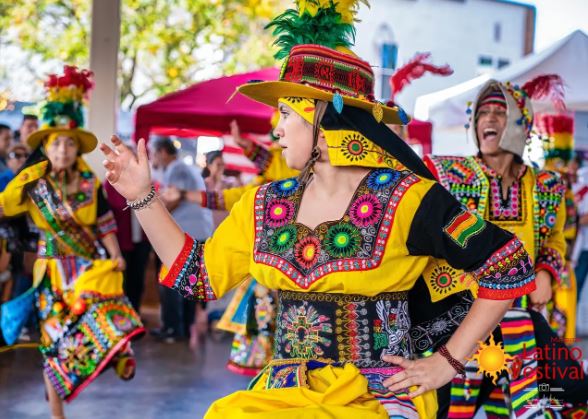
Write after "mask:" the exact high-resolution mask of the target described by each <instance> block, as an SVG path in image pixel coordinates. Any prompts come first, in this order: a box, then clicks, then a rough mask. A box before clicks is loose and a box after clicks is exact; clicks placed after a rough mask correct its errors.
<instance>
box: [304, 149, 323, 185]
mask: <svg viewBox="0 0 588 419" xmlns="http://www.w3.org/2000/svg"><path fill="white" fill-rule="evenodd" d="M320 158H321V149H320V148H319V146H318V145H316V146H314V148H313V149H312V152H311V153H310V159H308V161H307V162H306V164H305V165H304V169H302V171H301V172H300V177H299V181H300V183H301V184H303V185H305V184H306V182H308V181H309V180H310V176H311V175H312V168H313V166H314V164H315V163H316V162H317V160H318V159H320Z"/></svg>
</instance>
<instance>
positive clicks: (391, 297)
mask: <svg viewBox="0 0 588 419" xmlns="http://www.w3.org/2000/svg"><path fill="white" fill-rule="evenodd" d="M409 329H410V317H409V314H408V293H406V292H394V293H383V294H378V295H377V296H374V297H366V296H363V295H348V294H326V293H309V292H294V291H280V293H279V298H278V314H277V321H276V336H275V351H274V356H275V357H276V358H280V359H289V358H304V359H318V358H323V359H325V358H326V359H330V360H333V361H335V362H352V363H353V364H355V365H356V366H358V367H359V368H379V367H388V366H389V365H390V364H389V363H387V362H384V361H382V356H383V355H400V356H404V357H409V356H410V355H411V349H410V344H409V343H410V342H409V335H408V332H409Z"/></svg>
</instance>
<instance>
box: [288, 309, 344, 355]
mask: <svg viewBox="0 0 588 419" xmlns="http://www.w3.org/2000/svg"><path fill="white" fill-rule="evenodd" d="M330 320H331V319H330V318H329V317H328V316H325V315H322V314H319V312H318V311H317V310H316V309H315V308H314V307H312V306H309V305H308V304H307V303H306V302H304V303H303V304H302V305H300V306H291V307H289V308H288V309H287V310H286V311H285V312H284V314H283V315H282V321H283V322H284V325H285V327H284V329H285V331H286V333H285V334H284V337H283V339H284V340H285V343H286V347H285V350H286V353H288V354H289V355H291V356H292V357H293V358H307V359H309V358H316V357H318V356H323V355H324V350H323V347H328V346H330V344H331V339H330V338H329V337H328V336H325V335H331V334H332V333H333V326H332V325H331V323H330Z"/></svg>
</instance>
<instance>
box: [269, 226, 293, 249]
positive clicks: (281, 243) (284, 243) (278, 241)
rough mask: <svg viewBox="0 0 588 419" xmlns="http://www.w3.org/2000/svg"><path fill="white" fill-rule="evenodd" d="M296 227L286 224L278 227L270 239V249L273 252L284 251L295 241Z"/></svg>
mask: <svg viewBox="0 0 588 419" xmlns="http://www.w3.org/2000/svg"><path fill="white" fill-rule="evenodd" d="M296 234H297V233H296V227H294V226H293V225H286V226H283V227H280V228H278V229H277V230H276V231H275V232H274V234H273V235H272V237H271V239H270V250H271V251H272V252H275V253H284V252H285V251H286V250H288V249H290V248H291V247H292V246H293V245H294V243H295V242H296Z"/></svg>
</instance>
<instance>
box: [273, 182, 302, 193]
mask: <svg viewBox="0 0 588 419" xmlns="http://www.w3.org/2000/svg"><path fill="white" fill-rule="evenodd" d="M298 185H299V184H298V181H297V180H296V179H294V178H292V179H285V180H282V181H280V182H277V183H275V184H274V186H273V189H274V192H275V193H276V195H277V196H279V197H288V196H291V195H293V194H294V192H296V190H297V189H298Z"/></svg>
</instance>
